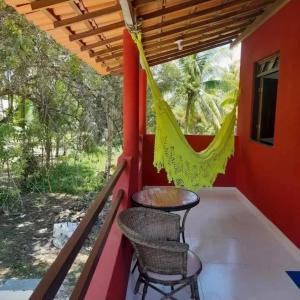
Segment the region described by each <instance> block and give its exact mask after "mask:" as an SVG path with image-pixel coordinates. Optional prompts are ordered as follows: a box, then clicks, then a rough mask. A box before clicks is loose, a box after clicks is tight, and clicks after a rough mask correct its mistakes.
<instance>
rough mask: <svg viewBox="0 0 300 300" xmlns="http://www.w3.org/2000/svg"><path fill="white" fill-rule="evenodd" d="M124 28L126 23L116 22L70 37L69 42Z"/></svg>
mask: <svg viewBox="0 0 300 300" xmlns="http://www.w3.org/2000/svg"><path fill="white" fill-rule="evenodd" d="M122 27H124V21H120V22H116V23H112V24H108V25H105V26H101V27H100V28H97V29H94V30H88V31H84V32H81V33H76V34H73V35H70V36H69V40H70V41H71V42H72V41H77V40H80V39H83V38H86V37H89V36H92V35H95V34H101V33H104V32H107V31H111V30H114V29H118V28H122Z"/></svg>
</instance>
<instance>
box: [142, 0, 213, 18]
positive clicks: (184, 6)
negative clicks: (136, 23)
mask: <svg viewBox="0 0 300 300" xmlns="http://www.w3.org/2000/svg"><path fill="white" fill-rule="evenodd" d="M206 2H212V0H192V1H188V2H184V3H180V4H177V5H172V6H169V7H165V8H162V9H160V10H155V11H153V12H150V13H147V14H144V15H140V16H138V19H141V20H149V19H154V18H157V17H161V16H163V15H167V14H170V13H173V12H179V11H180V10H184V9H187V8H190V7H193V6H197V5H199V4H202V3H206Z"/></svg>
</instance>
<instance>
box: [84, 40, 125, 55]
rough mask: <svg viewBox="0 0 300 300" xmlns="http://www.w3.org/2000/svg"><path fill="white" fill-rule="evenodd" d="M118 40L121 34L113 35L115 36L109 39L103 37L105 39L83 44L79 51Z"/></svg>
mask: <svg viewBox="0 0 300 300" xmlns="http://www.w3.org/2000/svg"><path fill="white" fill-rule="evenodd" d="M118 41H122V36H115V37H112V38H109V39H105V40H102V41H99V42H95V43H92V44H88V45H84V46H81V48H80V50H81V51H86V50H91V49H93V48H97V47H101V46H105V45H107V44H110V43H114V42H118Z"/></svg>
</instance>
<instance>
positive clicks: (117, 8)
mask: <svg viewBox="0 0 300 300" xmlns="http://www.w3.org/2000/svg"><path fill="white" fill-rule="evenodd" d="M120 9H121V8H120V5H119V4H117V5H115V6H111V7H106V8H102V9H99V10H96V11H93V12H89V13H86V14H84V15H80V16H76V17H71V18H68V19H64V20H60V21H56V22H54V28H59V27H64V26H68V25H71V24H74V23H78V22H82V21H86V20H90V19H94V18H96V17H99V16H103V15H109V14H112V13H116V12H119V11H120Z"/></svg>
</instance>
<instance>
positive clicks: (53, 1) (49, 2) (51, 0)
mask: <svg viewBox="0 0 300 300" xmlns="http://www.w3.org/2000/svg"><path fill="white" fill-rule="evenodd" d="M69 1H70V0H38V1H34V2H31V3H30V6H31V9H32V10H39V9H46V8H48V7H51V6H54V5H57V4H61V3H64V2H69Z"/></svg>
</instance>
